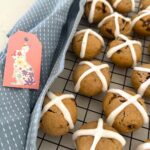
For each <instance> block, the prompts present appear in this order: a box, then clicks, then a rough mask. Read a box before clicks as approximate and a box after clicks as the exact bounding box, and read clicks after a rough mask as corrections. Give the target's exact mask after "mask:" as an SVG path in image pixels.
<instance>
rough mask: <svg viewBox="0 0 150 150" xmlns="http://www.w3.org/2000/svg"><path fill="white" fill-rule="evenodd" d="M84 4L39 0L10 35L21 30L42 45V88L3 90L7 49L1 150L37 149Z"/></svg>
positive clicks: (0, 60)
mask: <svg viewBox="0 0 150 150" xmlns="http://www.w3.org/2000/svg"><path fill="white" fill-rule="evenodd" d="M84 4H85V0H37V1H36V2H35V3H34V5H33V6H32V7H31V9H30V10H29V11H28V12H27V13H26V14H25V15H24V16H23V17H22V18H21V19H20V20H19V21H18V22H17V24H16V25H15V26H14V27H13V30H12V31H11V32H10V33H9V34H8V36H11V35H12V34H13V33H15V32H16V31H18V30H21V31H26V32H31V33H33V34H36V35H37V36H38V38H39V39H40V41H41V42H42V45H43V50H42V66H41V84H40V89H39V90H28V89H15V88H5V87H3V86H2V81H3V72H4V65H5V56H6V52H7V48H6V49H5V50H4V51H3V52H2V53H0V114H1V115H0V129H1V130H0V149H1V150H24V149H26V150H35V149H36V137H37V132H38V126H39V121H40V113H41V108H42V104H43V99H44V96H45V94H46V92H47V90H48V88H49V87H50V85H51V84H52V82H53V81H54V79H55V78H56V77H57V76H58V75H59V74H60V73H61V71H62V70H63V68H64V58H65V53H66V50H67V49H68V47H69V44H70V42H71V39H72V37H73V34H74V32H75V30H76V28H77V26H78V24H79V21H80V19H81V17H82V14H83V7H84ZM33 108H34V109H33ZM32 110H33V111H32ZM31 112H32V115H31Z"/></svg>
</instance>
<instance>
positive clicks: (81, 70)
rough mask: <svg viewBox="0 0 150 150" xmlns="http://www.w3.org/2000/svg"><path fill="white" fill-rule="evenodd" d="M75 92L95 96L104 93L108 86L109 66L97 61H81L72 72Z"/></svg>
mask: <svg viewBox="0 0 150 150" xmlns="http://www.w3.org/2000/svg"><path fill="white" fill-rule="evenodd" d="M72 78H73V82H74V84H75V92H79V93H80V94H82V95H85V96H95V95H98V94H100V93H102V92H105V91H106V90H107V89H108V87H109V84H110V72H109V65H108V64H104V63H102V62H100V61H98V60H92V61H81V62H80V63H79V64H78V66H77V67H76V68H75V70H74V71H73V75H72Z"/></svg>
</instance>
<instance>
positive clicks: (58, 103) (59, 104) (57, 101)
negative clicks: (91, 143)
mask: <svg viewBox="0 0 150 150" xmlns="http://www.w3.org/2000/svg"><path fill="white" fill-rule="evenodd" d="M47 96H48V97H49V99H50V100H51V101H50V102H49V103H47V104H46V105H45V106H44V108H43V110H42V114H41V116H43V115H44V114H45V113H46V112H47V111H48V110H49V109H50V108H51V107H52V106H54V105H56V106H57V107H58V108H59V109H60V110H61V112H62V113H63V115H64V118H65V119H66V121H67V122H68V124H69V127H70V129H73V128H74V123H73V120H72V117H71V114H70V112H69V111H68V109H67V108H66V106H65V105H64V103H63V102H62V101H63V100H64V99H67V98H71V99H74V98H75V97H74V95H72V94H63V95H61V96H56V95H55V94H54V93H52V92H48V93H47Z"/></svg>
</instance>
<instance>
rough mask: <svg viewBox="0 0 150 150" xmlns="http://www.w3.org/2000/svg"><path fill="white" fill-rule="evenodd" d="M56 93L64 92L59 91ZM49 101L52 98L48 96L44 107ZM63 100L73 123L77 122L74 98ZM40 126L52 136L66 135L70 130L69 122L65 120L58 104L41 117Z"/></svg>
mask: <svg viewBox="0 0 150 150" xmlns="http://www.w3.org/2000/svg"><path fill="white" fill-rule="evenodd" d="M56 95H62V94H60V93H57V94H56ZM49 101H50V99H49V98H48V97H47V96H46V97H45V101H44V104H43V107H44V106H45V105H46V104H47V103H48V102H49ZM62 102H63V103H64V105H65V106H66V108H67V109H68V111H69V112H70V114H71V117H72V120H73V123H74V124H75V123H76V120H77V108H76V104H75V102H74V100H72V99H64V100H63V101H62ZM40 128H41V129H42V130H43V132H44V133H46V134H48V135H50V136H61V135H65V134H66V133H68V132H69V130H70V128H69V124H68V122H67V121H66V120H65V118H64V116H63V114H62V112H61V111H60V109H59V108H58V107H57V106H56V105H54V106H52V107H51V108H50V109H49V110H48V111H47V112H46V113H45V114H44V116H43V117H42V118H41V122H40Z"/></svg>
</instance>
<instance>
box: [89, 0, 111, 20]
mask: <svg viewBox="0 0 150 150" xmlns="http://www.w3.org/2000/svg"><path fill="white" fill-rule="evenodd" d="M88 2H92V4H91V9H90V13H89V18H88V21H89V23H93V19H94V13H95V8H96V4H97V2H102V3H104V4H105V5H106V6H107V7H108V8H109V10H110V13H113V9H112V7H111V5H110V4H109V2H107V1H106V0H87V3H88Z"/></svg>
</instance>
